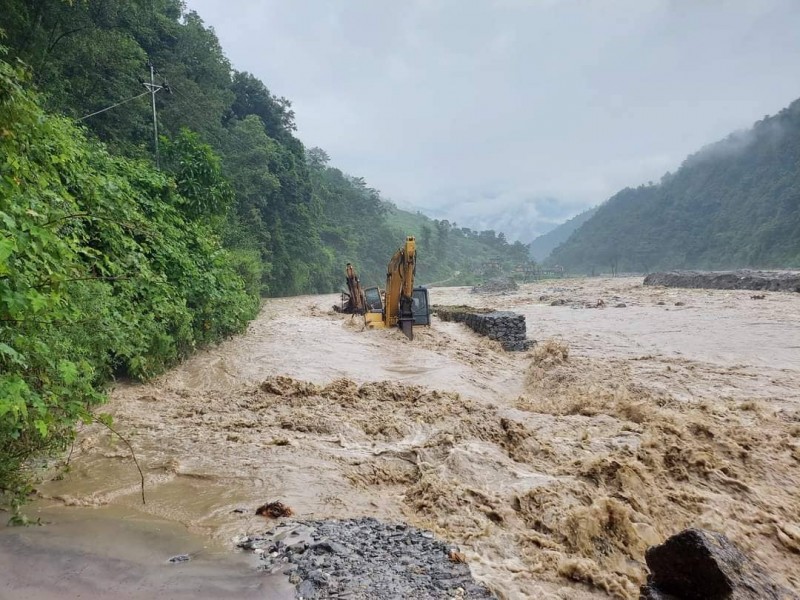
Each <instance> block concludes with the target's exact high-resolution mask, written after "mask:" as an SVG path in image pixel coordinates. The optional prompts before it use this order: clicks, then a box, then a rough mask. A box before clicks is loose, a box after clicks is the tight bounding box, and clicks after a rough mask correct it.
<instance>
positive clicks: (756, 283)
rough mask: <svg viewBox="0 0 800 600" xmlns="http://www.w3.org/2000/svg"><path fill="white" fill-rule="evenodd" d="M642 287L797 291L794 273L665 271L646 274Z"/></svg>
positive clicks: (799, 284) (799, 276)
mask: <svg viewBox="0 0 800 600" xmlns="http://www.w3.org/2000/svg"><path fill="white" fill-rule="evenodd" d="M644 285H663V286H665V287H677V288H704V289H712V290H768V291H772V292H800V272H798V271H750V270H747V269H745V270H741V271H669V272H664V273H650V274H649V275H647V276H646V277H645V278H644Z"/></svg>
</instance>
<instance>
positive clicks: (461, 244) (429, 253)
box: [361, 203, 528, 285]
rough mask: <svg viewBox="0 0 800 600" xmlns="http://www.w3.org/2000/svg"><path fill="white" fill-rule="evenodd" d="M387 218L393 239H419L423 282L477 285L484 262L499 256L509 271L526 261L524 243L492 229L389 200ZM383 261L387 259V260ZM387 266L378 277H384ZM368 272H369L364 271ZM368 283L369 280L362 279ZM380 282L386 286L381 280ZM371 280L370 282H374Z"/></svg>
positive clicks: (505, 269) (526, 254)
mask: <svg viewBox="0 0 800 600" xmlns="http://www.w3.org/2000/svg"><path fill="white" fill-rule="evenodd" d="M387 211H388V212H387V215H386V221H387V222H388V223H389V227H390V229H392V230H393V231H394V237H393V239H396V240H402V239H403V237H404V236H405V235H413V236H415V237H416V238H417V249H418V255H417V260H418V263H417V276H416V278H417V280H418V282H419V283H420V284H421V285H429V284H446V285H474V284H476V283H479V282H480V281H482V272H483V268H484V264H485V263H486V262H488V261H489V260H495V259H499V262H500V268H502V269H503V270H504V271H510V270H511V269H512V268H513V267H514V266H516V265H517V264H519V263H523V262H526V261H527V258H528V249H527V247H526V246H525V244H523V243H521V242H514V243H513V244H511V243H509V242H508V241H507V240H506V238H505V235H503V234H502V233H495V232H494V231H493V230H487V231H474V230H472V229H469V228H468V227H459V226H457V225H456V224H455V223H450V222H449V221H447V220H441V221H440V220H436V219H431V218H429V217H427V216H426V215H424V214H422V213H421V212H419V211H418V212H416V213H413V212H409V211H406V210H402V209H399V208H397V207H396V206H394V205H393V204H390V203H387ZM384 262H386V261H385V260H384ZM385 270H386V269H385V265H381V271H380V273H379V274H378V273H375V270H374V269H373V279H374V278H375V277H378V276H380V277H385ZM365 273H366V272H365ZM361 281H362V283H364V284H365V285H366V284H367V279H365V278H364V277H362V278H361ZM380 281H381V285H383V281H382V279H381V280H380ZM375 284H376V281H371V283H370V285H375Z"/></svg>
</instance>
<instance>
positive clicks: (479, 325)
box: [434, 306, 535, 351]
mask: <svg viewBox="0 0 800 600" xmlns="http://www.w3.org/2000/svg"><path fill="white" fill-rule="evenodd" d="M434 313H435V314H436V315H438V317H439V318H440V319H442V321H455V322H457V323H464V324H465V325H466V326H467V327H469V328H470V329H472V330H473V331H475V332H476V333H479V334H481V335H485V336H486V337H488V338H489V339H490V340H497V341H498V342H500V343H501V344H502V346H503V348H504V349H505V350H512V351H518V350H527V349H528V348H530V347H531V346H532V345H533V344H534V343H535V342H534V341H533V340H529V339H527V327H526V324H525V316H524V315H520V314H517V313H514V312H510V311H505V310H503V311H500V310H495V311H490V310H486V309H476V308H472V307H469V306H438V307H434Z"/></svg>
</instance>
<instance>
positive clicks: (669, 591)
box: [639, 529, 798, 600]
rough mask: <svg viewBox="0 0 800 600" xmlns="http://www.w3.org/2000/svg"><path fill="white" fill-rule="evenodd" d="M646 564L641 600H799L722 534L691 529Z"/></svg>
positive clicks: (653, 550) (655, 549)
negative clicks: (645, 582)
mask: <svg viewBox="0 0 800 600" xmlns="http://www.w3.org/2000/svg"><path fill="white" fill-rule="evenodd" d="M645 560H646V561H647V566H648V568H649V569H650V575H649V576H648V577H647V585H645V586H643V587H642V589H641V594H640V596H639V598H640V600H790V599H794V600H798V596H797V595H796V594H794V593H793V592H791V591H789V590H787V589H785V588H783V587H781V586H779V585H778V584H776V583H775V582H773V581H772V580H771V579H770V577H769V575H767V573H766V572H765V571H764V570H763V569H762V568H761V567H759V566H758V565H756V564H755V563H753V562H752V561H751V560H750V559H748V558H747V557H746V556H745V555H744V554H742V553H741V552H740V551H739V549H738V548H736V546H734V545H733V544H732V543H731V542H730V540H728V538H726V537H725V536H724V535H722V534H719V533H713V532H710V531H704V530H702V529H686V530H684V531H682V532H680V533H678V534H676V535H674V536H672V537H671V538H669V539H668V540H667V541H666V542H664V543H663V544H661V545H659V546H652V547H650V548H648V549H647V552H646V553H645Z"/></svg>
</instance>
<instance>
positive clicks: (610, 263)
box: [548, 100, 800, 273]
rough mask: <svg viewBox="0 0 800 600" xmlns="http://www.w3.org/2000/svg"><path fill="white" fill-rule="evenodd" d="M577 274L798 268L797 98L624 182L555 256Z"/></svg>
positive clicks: (552, 259)
mask: <svg viewBox="0 0 800 600" xmlns="http://www.w3.org/2000/svg"><path fill="white" fill-rule="evenodd" d="M548 262H552V263H558V264H561V265H564V266H566V267H567V268H569V269H570V270H572V271H576V272H585V273H589V272H600V271H603V272H609V271H611V272H617V271H632V272H646V271H650V270H653V269H681V268H701V269H728V268H740V267H774V268H797V267H800V100H797V101H795V102H793V103H792V104H791V105H790V106H789V107H788V108H786V109H784V110H782V111H781V112H780V113H778V114H777V115H775V116H772V117H764V119H762V120H761V121H758V122H757V123H756V124H755V125H754V126H753V127H752V129H750V130H747V131H743V132H738V133H735V134H732V135H730V136H729V137H728V138H726V139H724V140H722V141H720V142H717V143H715V144H711V145H710V146H707V147H705V148H703V149H702V150H700V151H699V152H697V153H696V154H693V155H692V156H689V157H688V158H687V159H686V160H685V161H684V162H683V164H682V165H681V167H680V168H679V169H678V170H677V171H676V172H675V173H668V174H666V175H664V177H663V178H662V179H661V181H660V183H658V184H653V185H647V186H640V187H638V188H636V189H631V188H628V189H624V190H622V191H621V192H619V193H617V194H616V195H615V196H613V197H612V198H610V199H609V200H608V201H606V202H605V203H604V204H603V205H601V206H600V207H599V209H598V210H597V212H596V213H595V215H594V216H593V217H592V218H591V219H589V220H588V221H587V222H586V223H584V224H583V225H582V226H581V227H580V228H579V229H578V230H577V231H576V232H575V233H574V234H573V235H572V236H571V237H570V238H569V239H568V240H567V241H566V242H565V243H564V244H562V245H561V246H559V247H558V248H557V249H556V250H555V251H554V252H553V253H552V254H551V256H550V258H549V259H548Z"/></svg>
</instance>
